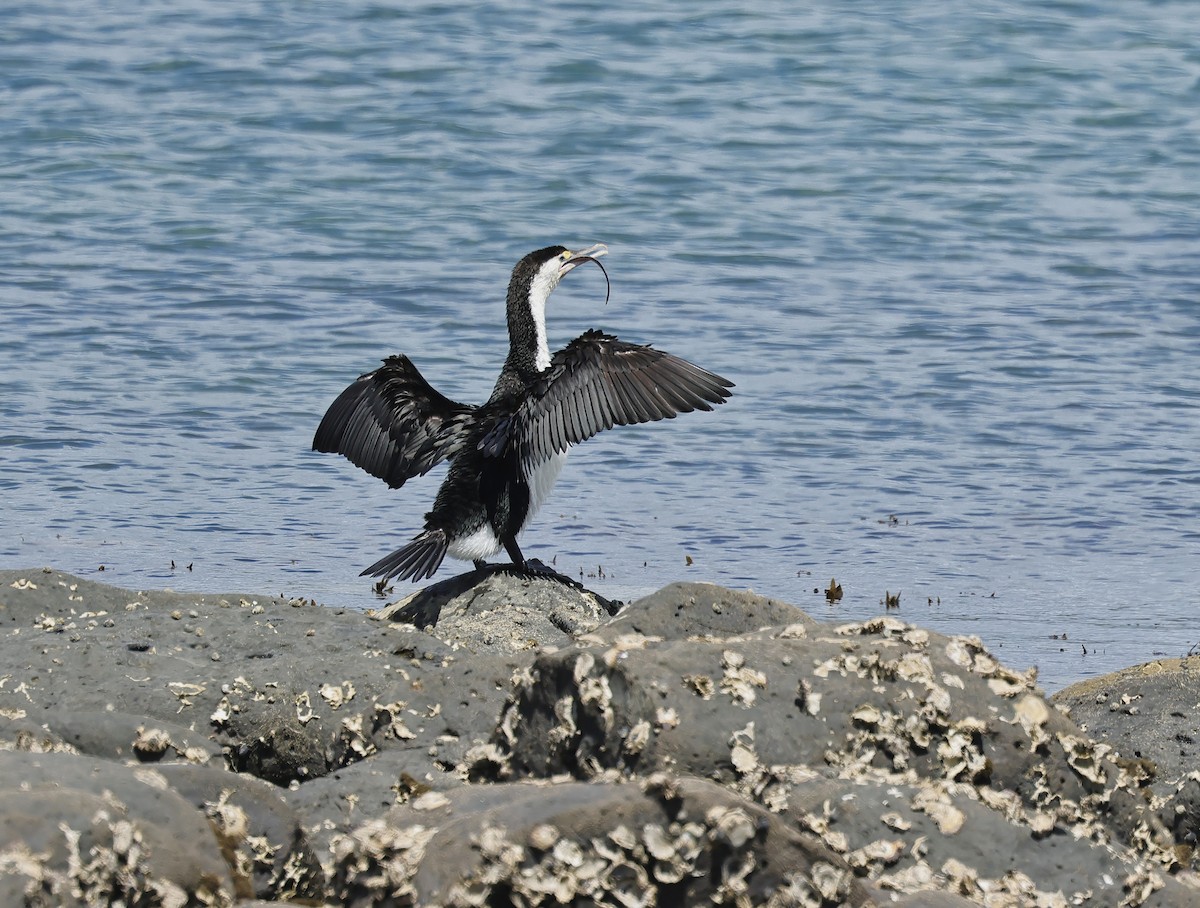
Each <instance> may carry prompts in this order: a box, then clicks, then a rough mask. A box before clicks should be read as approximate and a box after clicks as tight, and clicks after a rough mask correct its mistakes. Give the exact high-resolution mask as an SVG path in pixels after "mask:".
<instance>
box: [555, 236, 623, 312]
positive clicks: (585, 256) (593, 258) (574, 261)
mask: <svg viewBox="0 0 1200 908" xmlns="http://www.w3.org/2000/svg"><path fill="white" fill-rule="evenodd" d="M607 254H608V247H607V246H605V245H604V244H603V243H597V244H596V245H595V246H588V248H587V249H580V250H579V251H578V252H572V253H571V257H570V258H569V259H567V260H566V261H565V262H563V264H562V267H561V268H559V269H558V277H559V279H560V280H561V279H562V278H563V277H564V276H565V275H566V274H567V272H569V271H574V270H575V268H576V267H577V266H579V265H582V264H583V263H584V262H595V263H596V265H597V267H598V268H599V269H600V270H601V271H603V272H604V283H605V291H604V304H605V305H608V297H609V295H610V294H611V293H612V282H611V281H610V280H609V279H608V271H607V270H606V269H605V267H604V266H603V265H601V264H600V256H602V255H607Z"/></svg>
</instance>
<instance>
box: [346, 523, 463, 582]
mask: <svg viewBox="0 0 1200 908" xmlns="http://www.w3.org/2000/svg"><path fill="white" fill-rule="evenodd" d="M449 544H450V543H449V540H448V539H447V538H446V531H445V530H426V531H425V532H424V533H422V534H421V535H420V536H418V537H417V538H416V539H414V540H413V541H412V542H410V543H408V544H407V545H405V546H402V547H401V548H398V549H396V551H394V552H392V553H391V554H390V555H385V556H383V557H382V558H380V559H379V560H378V561H376V562H375V563H374V564H373V565H371V566H370V567H369V568H367V569H366V570H365V571H363V572H362V574H361V575H360V576H362V577H366V576H371V577H382V578H383V579H384V580H390V579H392V578H393V577H394V578H396V579H397V580H413V581H417V580H424V579H425V578H426V577H432V576H433V575H434V573H436V571H437V569H438V568H439V567H440V566H441V564H442V559H443V558H445V557H446V547H447V546H448V545H449Z"/></svg>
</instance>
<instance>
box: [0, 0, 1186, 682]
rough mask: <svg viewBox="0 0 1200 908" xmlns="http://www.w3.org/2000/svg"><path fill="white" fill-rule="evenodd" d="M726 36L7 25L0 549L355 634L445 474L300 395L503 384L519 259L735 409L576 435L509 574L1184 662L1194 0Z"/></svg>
mask: <svg viewBox="0 0 1200 908" xmlns="http://www.w3.org/2000/svg"><path fill="white" fill-rule="evenodd" d="M742 6H743V7H745V8H742V9H738V10H733V9H728V10H726V11H724V12H719V11H714V10H715V9H716V7H713V6H711V5H710V6H698V7H688V6H687V5H683V6H680V5H678V4H644V3H630V2H625V0H611V2H605V3H591V2H581V3H575V4H571V5H569V6H568V7H562V8H558V7H553V6H545V5H540V4H523V3H516V4H507V5H505V7H504V8H503V9H498V8H491V7H489V6H488V5H474V6H473V5H469V4H466V5H464V4H441V3H428V4H420V3H410V4H404V5H403V6H402V7H399V8H397V7H393V6H390V5H382V4H372V3H367V2H361V0H344V2H341V3H337V4H323V3H302V4H296V3H277V2H266V0H259V2H255V0H249V2H238V3H221V2H217V3H212V2H203V3H202V2H198V0H173V2H171V3H141V2H139V3H132V2H128V0H116V2H99V0H93V2H88V0H84V2H79V3H73V4H67V5H62V4H41V3H33V2H26V0H10V2H8V3H5V4H4V5H3V7H2V8H0V566H4V567H26V566H35V565H42V564H49V565H53V566H55V567H57V568H61V569H66V570H69V571H73V572H77V573H80V574H83V575H85V576H91V577H96V578H97V579H102V580H106V581H109V582H113V583H118V584H122V585H127V586H132V587H139V588H145V587H162V586H171V587H174V588H177V589H189V590H201V591H211V592H217V591H231V590H242V591H249V592H256V593H282V594H285V595H290V596H304V597H315V598H316V599H318V600H319V601H322V602H326V603H329V604H333V605H344V606H353V607H367V606H371V605H374V604H376V600H375V599H374V597H373V595H372V594H371V590H370V585H369V584H368V583H367V581H365V580H363V579H359V578H358V576H357V575H358V572H359V570H360V569H361V568H362V567H363V566H365V565H367V564H369V563H371V562H372V561H374V560H375V559H376V558H377V557H379V556H380V555H382V554H383V553H384V552H386V551H389V550H390V549H391V548H393V547H395V546H396V545H398V544H399V543H401V542H403V541H405V540H406V539H408V538H409V537H410V536H411V535H412V534H413V533H414V531H416V530H417V529H418V528H419V526H420V523H421V518H422V515H423V513H424V511H425V510H426V509H427V508H428V506H429V505H430V503H431V502H432V499H433V494H434V491H435V489H436V479H437V478H438V475H440V474H436V475H434V476H432V477H430V478H427V479H426V480H424V481H421V482H413V483H411V484H410V485H408V486H406V487H405V488H404V489H402V490H400V491H399V492H389V491H388V490H387V489H386V487H385V486H384V485H383V484H382V483H379V482H378V481H377V480H374V479H372V478H371V477H369V476H367V475H366V474H365V473H362V472H360V471H358V470H355V469H354V468H353V467H352V466H351V465H350V464H348V463H347V462H346V461H344V460H342V459H341V458H337V457H332V456H328V455H316V454H313V453H312V452H311V451H310V450H309V445H310V442H311V437H312V432H313V429H314V428H315V426H316V423H317V421H318V420H319V418H320V415H321V414H322V413H323V412H324V409H325V407H326V406H327V405H328V404H329V403H330V402H331V401H332V399H333V398H334V397H335V396H336V394H337V393H338V392H339V391H340V390H341V389H342V387H344V386H345V385H346V384H348V383H349V381H350V380H351V379H353V378H354V377H355V376H356V375H357V374H359V373H360V372H363V371H366V370H368V369H370V368H373V367H374V365H375V364H376V363H377V362H378V360H379V359H381V358H382V357H383V356H385V355H387V354H390V353H393V352H400V351H403V352H406V353H408V354H409V355H410V356H411V357H412V358H413V359H414V360H415V361H416V362H417V364H418V365H419V367H420V368H421V369H422V371H423V372H424V374H425V375H426V377H427V378H428V379H429V380H430V381H431V382H432V383H433V384H434V385H435V386H437V387H438V388H439V389H440V390H442V391H443V392H444V393H446V394H447V395H449V396H451V397H454V398H457V399H461V400H467V401H478V400H481V399H482V398H484V397H485V396H486V395H487V393H488V392H489V390H490V388H491V383H492V380H493V379H494V376H495V373H496V371H497V369H498V367H499V364H500V361H501V360H502V359H503V356H504V352H505V343H506V336H505V333H504V328H503V322H502V320H503V291H504V287H505V284H506V282H507V277H508V272H509V270H510V269H511V267H512V265H513V263H514V262H515V261H516V260H517V259H518V258H519V257H520V256H521V255H523V254H524V253H525V252H527V251H529V250H531V249H534V248H537V247H539V246H543V245H546V244H548V243H557V242H562V243H565V244H568V245H571V244H591V243H593V242H597V241H604V242H607V243H608V244H609V245H610V248H611V254H610V256H609V258H608V259H607V260H606V264H607V267H608V270H609V273H610V275H611V277H612V299H611V301H610V302H609V304H608V305H607V307H605V306H603V305H602V303H603V299H604V295H603V294H604V285H603V277H602V275H600V273H599V271H597V270H596V269H594V268H593V269H581V270H580V271H578V272H577V273H576V274H573V275H572V276H571V277H570V278H569V279H568V280H567V281H565V282H564V284H563V286H562V287H561V288H560V289H559V290H558V291H557V292H556V294H555V296H554V298H553V299H552V306H551V311H550V319H551V339H552V342H557V343H565V342H566V341H567V340H569V339H570V338H572V337H574V336H575V335H577V334H578V333H580V332H581V331H582V330H584V329H586V328H590V327H598V328H603V329H605V330H608V331H612V332H614V333H618V334H620V335H621V336H622V337H623V338H625V339H627V340H633V341H639V342H653V343H654V344H656V345H657V346H659V347H662V348H664V349H667V350H670V351H672V352H674V353H677V354H679V355H682V356H685V357H687V358H689V359H692V360H694V361H696V362H698V363H700V364H702V365H704V366H706V367H708V368H710V369H713V370H714V371H717V372H720V373H722V374H724V375H726V376H728V377H729V378H731V379H733V380H734V381H735V382H737V393H736V396H735V397H734V398H733V399H732V400H731V401H730V403H729V404H728V405H726V406H724V407H722V408H720V410H718V411H717V412H714V413H711V414H692V415H689V416H685V417H682V418H680V419H679V420H676V421H675V422H673V423H666V424H656V425H652V426H647V427H638V428H630V429H625V430H619V431H614V432H610V433H607V435H605V436H602V437H600V438H597V439H595V440H593V441H591V442H589V443H588V444H587V445H586V446H583V447H581V448H579V449H577V450H576V451H574V452H573V453H572V456H571V459H570V461H569V462H568V466H567V469H566V471H565V473H564V476H563V478H562V480H561V481H560V484H559V487H558V489H557V490H556V493H555V495H554V497H552V498H551V500H550V502H549V504H548V505H547V508H546V509H545V511H544V512H543V513H542V515H541V516H540V518H539V520H538V521H537V523H536V524H535V526H534V527H533V528H532V529H531V530H530V531H529V532H528V533H527V535H526V537H524V539H523V546H524V548H525V550H526V553H527V554H529V555H538V556H541V557H543V558H544V559H546V560H549V559H550V558H555V559H556V561H557V565H558V566H559V568H560V569H564V570H566V571H567V572H569V573H574V574H578V573H579V572H581V571H582V572H583V573H584V574H585V579H586V581H587V582H588V583H589V585H591V586H592V587H593V588H595V589H597V590H598V591H600V592H602V593H605V594H607V595H610V596H616V597H621V598H628V597H631V596H636V595H639V594H642V593H645V592H648V591H651V590H653V589H656V588H658V587H659V586H661V585H663V584H665V583H668V582H670V581H673V580H677V579H695V580H713V581H716V582H719V583H723V584H728V585H731V586H736V587H750V588H753V589H755V590H757V591H759V592H762V593H766V594H770V595H774V596H778V597H781V598H784V599H787V600H789V601H792V602H795V603H797V604H799V605H801V606H803V607H804V608H806V609H808V610H809V611H811V612H812V613H813V614H815V615H816V616H818V617H828V618H835V619H845V620H852V619H859V618H862V617H864V616H867V615H871V614H875V613H878V612H879V611H881V610H882V606H881V600H882V599H883V597H884V594H885V591H890V592H892V593H895V592H896V591H900V592H901V602H900V610H899V612H898V613H897V614H898V616H899V617H901V618H903V619H906V620H909V621H913V622H916V623H920V624H924V625H926V626H930V627H934V628H936V629H939V630H943V631H947V632H952V633H975V634H979V635H981V636H982V637H983V638H984V639H985V640H986V641H987V642H988V643H989V644H990V645H991V646H992V647H993V648H994V649H995V650H996V652H997V653H998V654H999V655H1000V656H1001V657H1002V658H1004V659H1005V660H1006V661H1008V662H1010V663H1011V664H1013V665H1016V666H1018V667H1024V666H1028V665H1034V664H1036V665H1037V666H1038V667H1039V669H1040V671H1041V678H1042V681H1043V683H1044V684H1045V685H1046V686H1047V687H1048V688H1051V689H1053V688H1057V687H1060V686H1062V685H1063V684H1066V683H1069V682H1070V681H1073V680H1076V679H1078V678H1081V677H1084V676H1087V675H1093V674H1097V673H1100V672H1104V671H1109V670H1112V669H1114V668H1117V667H1121V666H1123V665H1127V664H1132V663H1136V662H1141V661H1145V660H1148V659H1151V658H1154V657H1155V656H1158V655H1170V656H1175V655H1181V654H1183V653H1184V652H1186V651H1187V650H1188V649H1189V648H1191V647H1192V646H1195V645H1197V644H1200V625H1198V623H1197V620H1196V614H1197V607H1198V606H1200V557H1198V556H1200V466H1198V459H1197V451H1200V17H1198V16H1196V15H1195V9H1194V6H1193V5H1192V4H1191V3H1187V2H1158V3H1151V2H1145V3H1128V2H1120V0H1101V2H1058V3H1033V2H1002V0H1001V2H983V3H979V2H973V3H965V2H950V3H948V4H919V3H913V2H896V0H891V2H889V0H880V2H876V3H873V4H869V5H863V4H858V3H848V2H841V3H837V2H829V3H822V4H816V5H815V8H813V9H809V10H797V9H796V8H795V7H796V4H793V3H790V2H782V0H778V2H771V0H757V2H752V3H749V4H742ZM688 558H690V559H691V562H692V563H691V564H690V565H689V564H687V559H688ZM172 560H173V561H174V562H175V568H174V569H172V568H171V562H172ZM101 565H103V566H104V568H105V570H104V572H103V573H100V571H99V568H100V566H101ZM189 566H190V568H189ZM451 571H452V566H450V565H448V566H447V567H443V569H442V572H441V574H440V575H439V576H449V575H450V573H451ZM601 573H602V576H601ZM593 574H594V575H596V576H587V575H593ZM831 577H836V578H837V580H838V581H839V582H840V583H841V584H842V585H843V588H844V590H845V598H844V599H843V600H842V601H841V603H839V604H838V605H837V606H829V605H827V604H826V602H825V599H824V597H823V596H822V595H820V593H814V590H816V589H821V590H823V589H824V588H825V587H826V586H827V585H828V583H829V580H830V578H831ZM1063 634H1065V635H1067V639H1066V640H1065V641H1063V640H1061V639H1055V637H1056V636H1058V635H1063Z"/></svg>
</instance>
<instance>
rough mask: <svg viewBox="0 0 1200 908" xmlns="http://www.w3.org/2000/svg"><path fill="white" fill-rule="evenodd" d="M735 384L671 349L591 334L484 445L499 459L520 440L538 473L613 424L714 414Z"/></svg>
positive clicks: (557, 360) (561, 356)
mask: <svg viewBox="0 0 1200 908" xmlns="http://www.w3.org/2000/svg"><path fill="white" fill-rule="evenodd" d="M732 387H733V382H731V381H729V380H728V379H725V378H722V377H721V376H719V375H716V374H715V373H712V372H709V371H708V370H707V369H702V368H700V367H699V366H697V365H695V364H694V363H689V362H688V361H687V360H685V359H680V358H679V357H678V356H673V355H671V354H670V353H667V352H666V351H664V350H655V349H654V348H653V347H648V346H643V345H641V344H630V343H626V342H625V341H622V340H620V339H618V338H616V337H613V336H612V335H611V334H603V333H601V332H599V331H587V332H585V333H584V334H582V335H581V336H580V337H578V338H576V339H575V340H573V341H572V342H571V343H570V344H568V345H567V346H566V347H565V348H564V349H562V350H560V351H559V352H558V353H556V354H554V357H553V359H552V360H551V362H550V366H549V368H547V369H546V370H545V371H544V372H543V373H542V374H541V375H540V376H539V377H538V379H537V381H536V383H535V385H534V388H533V389H532V393H531V394H529V396H528V397H527V399H526V400H525V402H524V403H523V404H521V406H520V407H518V408H517V410H516V412H515V413H513V414H512V415H511V416H509V417H506V418H504V419H502V420H500V421H499V422H497V424H496V425H495V426H493V427H492V428H490V429H488V431H487V432H486V433H485V435H484V437H483V439H482V440H481V441H480V443H479V447H480V449H481V450H482V451H483V453H484V454H486V455H488V456H493V457H496V456H500V455H501V454H502V452H503V451H505V450H507V449H509V446H510V445H511V444H514V443H515V444H516V445H517V446H518V451H519V456H520V457H521V459H522V462H523V463H524V464H525V466H526V467H527V468H532V467H536V466H537V465H538V464H541V463H543V462H544V461H545V460H546V459H547V458H549V457H551V456H552V455H553V454H555V453H562V452H563V451H566V450H567V448H569V447H570V446H571V445H575V444H579V442H581V441H584V440H585V439H588V438H591V437H592V436H593V435H595V434H597V433H598V432H602V431H604V430H605V429H611V428H612V427H613V426H629V425H634V424H636V423H643V422H653V421H655V420H659V419H671V418H673V417H674V416H675V415H676V414H679V413H689V412H691V411H692V410H711V409H712V408H713V407H714V406H715V405H717V404H721V403H724V402H725V400H726V399H728V397H729V395H730V390H729V389H730V388H732Z"/></svg>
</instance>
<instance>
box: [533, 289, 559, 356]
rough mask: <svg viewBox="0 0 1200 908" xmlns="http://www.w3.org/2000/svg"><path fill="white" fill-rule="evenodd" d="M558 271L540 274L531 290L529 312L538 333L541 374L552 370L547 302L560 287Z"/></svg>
mask: <svg viewBox="0 0 1200 908" xmlns="http://www.w3.org/2000/svg"><path fill="white" fill-rule="evenodd" d="M558 281H559V277H558V269H557V266H555V268H554V270H552V271H551V270H546V269H543V270H542V271H540V272H538V274H537V275H536V276H535V277H534V279H533V285H532V286H531V287H530V288H529V311H530V312H531V313H532V314H533V327H534V330H535V331H536V332H537V356H536V357H535V358H534V365H536V366H537V370H538V371H539V372H544V371H545V370H546V369H549V368H550V344H549V342H548V341H547V340H546V300H548V299H549V298H550V293H551V292H552V291H553V290H554V288H555V287H557V286H558Z"/></svg>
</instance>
